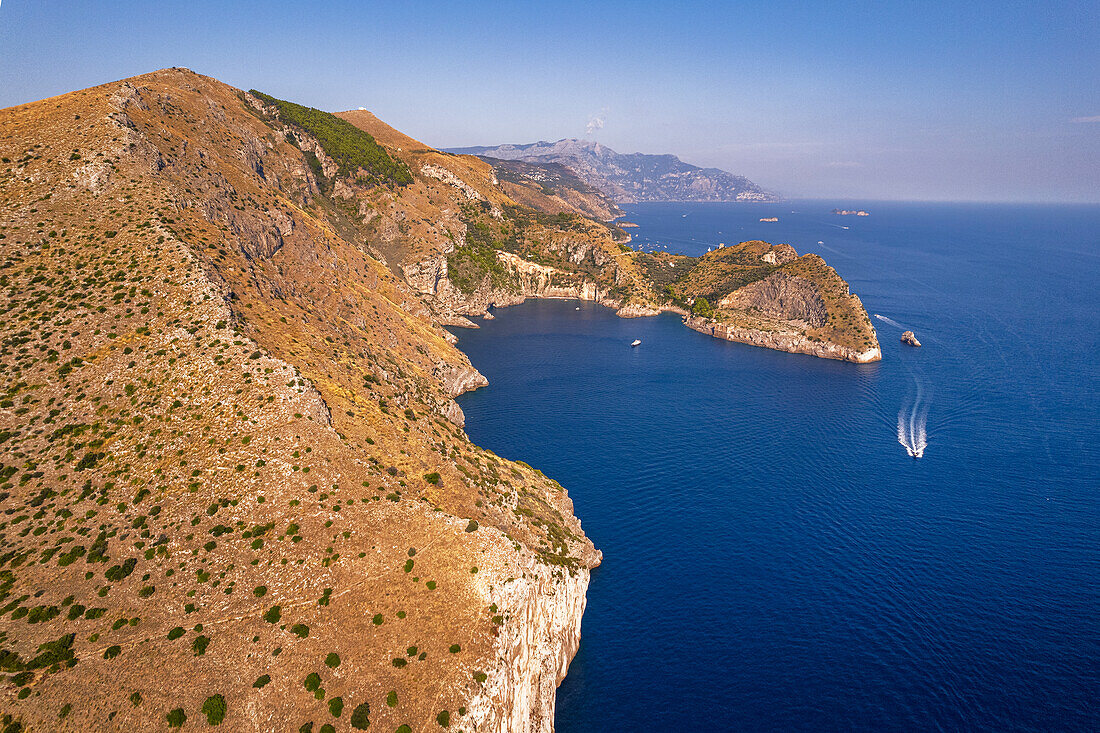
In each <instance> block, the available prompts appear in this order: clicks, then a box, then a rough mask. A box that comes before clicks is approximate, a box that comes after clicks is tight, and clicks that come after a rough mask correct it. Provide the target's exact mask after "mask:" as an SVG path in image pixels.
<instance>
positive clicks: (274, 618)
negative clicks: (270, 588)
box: [264, 606, 283, 624]
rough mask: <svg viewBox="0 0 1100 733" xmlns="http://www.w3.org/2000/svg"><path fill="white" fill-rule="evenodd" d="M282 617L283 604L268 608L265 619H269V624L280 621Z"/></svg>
mask: <svg viewBox="0 0 1100 733" xmlns="http://www.w3.org/2000/svg"><path fill="white" fill-rule="evenodd" d="M282 617H283V609H282V606H272V607H271V608H269V609H267V612H266V613H264V621H267V622H268V623H269V624H277V623H279V619H281V618H282Z"/></svg>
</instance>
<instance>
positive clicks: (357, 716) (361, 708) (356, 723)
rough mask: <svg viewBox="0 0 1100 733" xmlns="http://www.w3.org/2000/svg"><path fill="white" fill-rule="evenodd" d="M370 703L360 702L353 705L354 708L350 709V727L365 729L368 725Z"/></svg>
mask: <svg viewBox="0 0 1100 733" xmlns="http://www.w3.org/2000/svg"><path fill="white" fill-rule="evenodd" d="M369 716H370V705H369V704H367V703H365V702H364V703H360V704H359V705H356V706H355V710H353V711H351V727H352V728H355V730H366V729H367V726H369V725H370V717H369Z"/></svg>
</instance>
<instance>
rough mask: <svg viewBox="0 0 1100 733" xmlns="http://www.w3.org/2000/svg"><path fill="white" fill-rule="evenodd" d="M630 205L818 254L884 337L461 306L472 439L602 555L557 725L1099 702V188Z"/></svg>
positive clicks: (700, 236) (693, 250) (1054, 717)
mask: <svg viewBox="0 0 1100 733" xmlns="http://www.w3.org/2000/svg"><path fill="white" fill-rule="evenodd" d="M833 207H841V208H853V207H856V208H866V209H868V210H869V211H870V212H871V216H870V217H865V218H864V217H860V218H858V219H857V218H856V217H851V216H847V217H841V216H835V215H830V214H829V213H828V212H829V211H830V210H831V209H832V208H833ZM628 208H629V210H628V215H627V217H626V218H627V219H628V220H630V221H633V222H637V223H638V224H639V225H640V226H639V228H638V229H632V230H630V231H631V233H632V234H633V235H634V237H635V244H636V246H642V247H645V248H647V249H649V248H653V247H657V246H665V245H667V246H668V248H669V250H670V251H678V252H683V253H685V254H699V253H701V252H703V251H705V250H706V248H707V247H708V246H717V245H718V243H720V242H724V243H727V244H734V243H736V242H738V241H742V240H746V239H754V238H761V239H766V240H768V241H772V242H788V243H790V244H792V245H794V247H795V248H796V249H797V250H798V251H799V252H800V253H802V252H807V251H816V252H818V253H820V254H822V255H823V256H824V257H825V258H826V260H827V261H828V262H829V264H831V265H833V266H834V267H836V268H837V269H838V271H839V272H840V274H841V275H842V276H843V277H845V278H846V279H847V280H848V281H849V283H850V284H851V286H852V289H853V291H854V292H856V293H858V294H859V295H860V297H861V298H862V299H863V302H864V305H865V306H866V307H867V310H868V312H869V313H872V314H879V315H881V316H884V318H883V319H873V323H874V325H875V327H876V329H877V330H878V333H879V340H880V341H881V343H882V349H883V361H882V362H879V363H876V364H869V365H855V364H848V363H840V362H833V361H826V360H822V359H816V358H813V357H808V356H801V355H790V354H783V353H778V352H773V351H768V350H765V349H759V348H755V347H751V346H745V345H741V344H734V343H727V342H723V341H719V340H717V339H712V338H709V337H706V336H703V335H701V334H698V333H695V332H693V331H690V330H688V329H686V328H684V327H683V326H682V325H681V324H680V321H679V318H678V317H676V316H673V315H668V314H666V315H663V316H659V317H656V318H643V319H634V320H624V319H619V318H616V317H615V316H614V314H613V312H612V311H611V310H608V309H605V308H602V307H600V306H597V305H594V304H592V303H577V302H571V301H537V302H528V303H525V304H523V305H520V306H515V307H512V308H505V309H499V310H497V311H496V316H497V318H496V320H492V321H484V322H482V328H481V329H480V330H462V329H456V330H455V332H456V333H457V335H458V336H459V346H460V347H461V348H462V349H463V350H464V351H466V353H468V354H469V355H470V358H471V359H472V361H473V363H474V365H475V366H476V367H477V368H478V369H480V370H481V372H482V373H484V374H485V375H486V376H487V377H488V379H489V386H488V387H487V388H484V389H481V390H479V391H477V392H474V393H471V394H468V395H465V396H463V397H462V398H461V399H460V400H459V401H460V404H461V405H462V408H463V409H464V410H465V412H466V417H467V431H468V432H469V434H470V436H471V438H472V439H473V440H474V441H475V442H477V443H478V444H480V445H483V446H485V447H487V448H489V449H491V450H494V451H496V452H497V453H499V454H500V455H503V456H505V457H508V458H512V459H517V460H524V461H527V462H528V463H530V464H531V465H533V466H536V467H538V468H540V469H542V470H543V471H545V472H546V473H547V474H548V475H549V476H551V477H553V478H555V479H557V480H558V481H560V482H561V484H562V485H563V486H565V487H566V488H567V489H568V490H569V494H570V496H571V497H572V498H573V501H574V504H575V509H576V513H577V515H578V516H579V517H580V518H581V521H582V523H583V526H584V528H585V531H586V532H587V533H588V535H589V536H590V537H591V538H592V540H593V541H594V542H595V543H596V546H597V547H599V548H600V549H601V550H603V552H604V557H605V559H604V564H603V565H602V566H601V567H600V568H598V569H597V570H596V571H595V572H594V573H593V576H592V583H591V586H590V588H589V592H588V610H587V611H586V613H585V616H584V624H583V629H582V642H581V648H580V651H579V652H578V654H577V656H576V658H575V659H574V661H573V664H572V666H571V667H570V670H569V675H568V677H567V678H566V680H565V681H564V682H563V683H562V686H561V688H560V689H559V691H558V712H557V720H556V724H557V730H558V731H560V732H561V733H574V732H576V731H603V730H616V731H618V730H661V731H664V730H678V729H684V728H691V729H696V730H728V729H741V730H762V729H784V730H786V729H798V730H823V729H824V730H829V729H832V730H840V729H844V730H850V729H856V730H899V729H939V730H960V729H975V728H987V729H996V730H1040V729H1052V728H1060V729H1082V730H1083V729H1090V728H1091V729H1096V728H1097V727H1098V726H1100V708H1098V706H1097V700H1100V615H1098V609H1100V447H1098V444H1097V435H1100V400H1098V387H1097V385H1098V384H1100V367H1098V366H1097V362H1098V359H1097V357H1098V356H1100V302H1098V301H1100V299H1098V297H1097V295H1096V292H1097V283H1098V282H1100V207H1096V206H1091V207H1089V206H1005V205H963V204H902V203H872V202H822V201H796V202H787V203H783V204H743V205H729V204H694V205H690V204H647V205H636V206H631V207H628ZM792 212H794V213H792ZM684 214H687V216H684ZM769 216H778V217H779V222H776V223H760V222H758V221H757V220H758V219H759V218H761V217H769ZM841 227H849V228H848V229H843V228H841ZM819 240H820V241H821V244H818V242H819ZM578 306H579V307H580V310H579V311H578V310H575V309H576V308H577V307H578ZM886 319H889V320H886ZM894 324H897V325H894ZM903 327H904V328H908V329H912V330H913V331H915V332H916V334H917V337H918V338H919V339H920V340H921V342H922V343H923V344H924V346H923V347H922V348H920V349H913V348H910V347H906V346H903V345H901V344H900V343H899V337H900V334H901V330H902V328H903ZM634 339H641V341H642V344H641V346H639V347H638V348H636V349H632V348H630V347H629V344H630V342H631V341H632V340H634ZM918 392H919V400H918ZM919 414H925V415H926V423H925V432H926V435H927V447H926V449H925V450H924V453H923V457H922V458H920V459H919V460H914V459H913V458H910V457H909V455H908V453H907V451H906V448H905V447H904V446H903V445H901V444H899V417H900V418H904V422H905V424H906V425H907V426H908V425H909V424H910V417H911V416H913V415H919ZM914 419H917V418H914Z"/></svg>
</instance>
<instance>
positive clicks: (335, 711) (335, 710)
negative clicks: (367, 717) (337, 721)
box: [328, 697, 344, 718]
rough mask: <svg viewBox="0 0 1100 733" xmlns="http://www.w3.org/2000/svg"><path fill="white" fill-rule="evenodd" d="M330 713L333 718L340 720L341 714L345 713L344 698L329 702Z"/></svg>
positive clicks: (333, 699)
mask: <svg viewBox="0 0 1100 733" xmlns="http://www.w3.org/2000/svg"><path fill="white" fill-rule="evenodd" d="M328 711H329V712H330V713H332V717H334V718H339V717H340V713H342V712H344V698H342V697H334V698H332V699H331V700H329V701H328Z"/></svg>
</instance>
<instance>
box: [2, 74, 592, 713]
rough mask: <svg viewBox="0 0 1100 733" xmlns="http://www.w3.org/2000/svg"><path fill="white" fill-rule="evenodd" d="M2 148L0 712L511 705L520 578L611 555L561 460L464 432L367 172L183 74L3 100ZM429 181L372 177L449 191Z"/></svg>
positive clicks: (445, 357) (471, 376) (435, 344)
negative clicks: (542, 462) (568, 490)
mask: <svg viewBox="0 0 1100 733" xmlns="http://www.w3.org/2000/svg"><path fill="white" fill-rule="evenodd" d="M381 142H382V143H383V144H386V143H387V142H388V140H387V139H381ZM311 155H312V156H313V158H312V159H311V158H310V156H311ZM0 156H2V164H0V286H2V290H0V314H2V315H0V392H2V394H3V397H2V399H0V461H2V463H3V466H2V467H0V476H2V480H3V484H2V485H0V510H2V511H3V516H2V517H0V548H2V555H0V605H2V608H0V668H2V669H3V671H4V672H5V673H6V674H7V675H8V683H7V684H6V685H5V686H4V688H3V704H2V708H3V712H4V713H5V714H6V715H7V716H10V717H9V718H7V720H8V721H9V722H12V721H17V722H19V723H20V724H22V725H24V726H26V727H27V728H29V729H32V730H92V729H95V730H102V729H113V730H157V729H166V728H168V727H172V726H175V725H183V726H185V727H190V728H195V727H206V726H207V724H208V723H210V724H216V723H219V722H221V723H222V724H223V725H224V726H225V728H224V729H226V730H299V728H301V729H302V730H314V731H316V730H328V729H329V728H328V726H332V727H334V728H335V729H337V730H349V729H365V727H366V725H367V721H369V723H370V725H371V728H370V729H371V730H384V731H393V730H409V729H413V730H426V729H428V730H430V729H441V728H443V727H448V726H449V727H451V728H458V729H464V728H471V727H473V726H474V725H475V724H476V723H477V722H480V721H486V720H491V719H493V716H495V715H499V714H500V713H499V711H494V710H493V705H491V704H490V702H489V701H491V700H492V699H501V698H507V695H508V694H509V690H513V689H514V688H516V687H517V686H518V685H521V684H523V683H524V682H525V680H519V679H518V677H517V674H518V673H517V672H516V671H515V670H514V669H513V670H511V671H510V670H509V669H508V665H507V657H506V655H504V650H503V649H502V647H501V644H502V640H510V639H513V638H515V633H516V632H515V629H516V628H517V627H522V626H523V624H524V623H525V621H524V619H523V618H522V614H523V613H525V612H527V611H529V610H530V607H529V606H525V605H524V603H525V600H524V599H526V598H528V597H529V596H531V594H532V593H535V592H536V591H533V590H531V589H532V588H535V589H541V590H538V592H542V593H545V594H550V595H552V593H553V588H554V587H555V586H554V583H564V582H567V581H569V579H570V578H572V577H583V578H585V579H586V578H587V570H586V569H587V567H589V566H591V565H592V564H593V563H594V562H596V561H597V554H596V553H595V551H594V549H593V548H592V545H591V543H590V542H588V540H587V539H586V538H585V537H584V535H583V533H582V532H581V529H580V526H579V523H578V522H577V520H576V519H575V518H574V517H573V515H572V512H571V504H570V502H569V500H568V497H567V496H566V495H565V493H564V492H563V491H562V490H561V488H560V487H559V486H557V485H556V484H555V483H554V482H553V481H551V480H549V479H546V478H545V477H543V476H542V475H541V474H540V473H538V472H537V471H535V470H533V469H530V468H528V467H527V466H525V465H523V464H516V463H512V462H509V461H505V460H502V459H500V458H498V457H496V456H494V455H492V454H490V453H488V452H486V451H483V450H481V449H479V448H477V447H476V446H474V445H472V444H471V443H470V442H469V441H468V439H467V438H466V436H465V434H464V432H463V431H462V429H461V427H460V424H461V412H460V411H459V410H457V408H456V406H455V405H454V403H453V402H452V401H451V397H452V396H453V394H454V393H456V392H457V391H458V390H460V389H462V388H465V387H468V386H471V385H476V384H477V383H478V382H477V379H478V375H477V374H476V372H475V371H474V370H473V369H472V368H471V367H470V365H469V362H468V361H467V359H466V358H465V357H464V356H463V355H462V354H461V353H460V352H458V351H457V350H455V348H454V347H453V346H452V345H451V343H450V341H451V339H450V337H449V336H448V334H446V333H445V332H444V331H442V330H441V329H440V328H439V326H438V325H437V323H435V322H434V321H433V320H432V318H431V317H430V315H429V313H428V311H427V309H426V308H425V307H424V305H423V303H422V302H421V300H420V299H419V298H418V297H417V295H416V294H415V293H413V292H411V291H410V290H409V289H408V287H407V286H406V285H405V283H404V282H402V281H401V280H400V279H399V278H397V277H395V276H394V274H393V273H392V272H391V270H390V269H389V268H387V267H386V266H384V265H383V264H381V263H380V262H379V261H378V260H377V259H376V258H375V257H373V256H372V253H378V254H380V255H382V256H384V254H383V253H384V251H385V249H386V247H387V246H390V245H392V241H391V242H389V243H387V240H386V238H385V237H384V236H381V235H380V233H379V231H378V222H377V219H378V218H379V217H377V216H376V217H365V216H361V215H360V212H359V210H358V208H356V207H352V206H348V205H347V204H348V202H352V201H358V200H359V199H358V194H356V195H355V196H347V197H342V196H341V193H342V191H341V187H342V186H346V187H349V188H353V189H354V188H355V187H356V186H357V185H359V184H357V183H356V181H355V178H354V177H352V178H349V180H348V181H346V182H345V181H343V180H342V179H341V176H340V174H339V173H338V172H337V171H336V168H335V165H336V164H338V161H336V160H329V159H327V156H325V155H324V150H323V149H322V148H321V147H320V146H318V145H317V144H316V141H315V140H312V139H310V138H309V136H308V135H306V134H304V133H302V134H295V133H294V132H293V131H288V130H287V129H285V127H284V126H283V125H281V124H279V123H278V121H273V120H272V119H270V117H268V116H266V115H265V114H264V112H263V110H262V105H260V107H259V108H258V106H257V105H256V104H255V100H254V99H250V98H248V97H247V95H244V94H242V93H241V92H239V91H238V90H235V89H232V88H230V87H228V86H226V85H223V84H221V83H218V82H216V81H214V80H212V79H209V78H205V77H202V76H199V75H196V74H193V73H191V72H188V71H185V70H166V71H160V72H156V73H153V74H148V75H145V76H142V77H136V78H134V79H132V80H129V81H127V82H118V83H112V84H107V85H103V86H101V87H96V88H93V89H89V90H85V91H82V92H75V93H72V94H67V95H64V96H61V97H57V98H53V99H48V100H43V101H41V102H36V103H33V104H29V105H23V106H19V107H14V108H9V109H6V110H2V111H0ZM317 166H320V169H319V173H320V175H318V170H315V168H316V167H317ZM326 166H328V167H330V168H331V169H332V172H331V173H329V171H328V170H327V169H326ZM359 173H360V174H363V173H364V172H363V171H359ZM414 175H415V176H416V178H415V181H414V183H412V184H405V185H398V184H394V183H390V184H378V183H377V182H376V183H374V184H372V185H367V184H363V186H362V188H363V190H364V191H365V192H366V194H365V196H364V200H366V201H368V202H369V203H368V206H370V207H375V209H376V210H385V208H386V207H387V205H388V204H387V202H389V203H391V204H392V203H394V202H396V201H398V200H405V199H407V198H414V199H417V200H418V201H423V202H425V203H424V206H425V209H424V210H425V211H426V212H430V211H432V209H431V206H432V205H435V204H433V203H432V202H433V195H434V194H433V191H432V186H430V185H426V184H425V183H424V179H423V177H422V176H421V174H420V173H419V171H418V170H415V169H414ZM431 180H434V179H431ZM326 188H327V189H328V190H327V191H326V190H324V189H326ZM436 203H438V205H439V206H440V209H439V217H438V218H437V219H435V220H432V221H422V222H417V225H418V227H419V229H417V230H416V234H415V235H413V232H412V231H411V224H410V231H409V232H405V233H401V234H402V237H403V239H402V242H401V247H399V248H394V251H397V249H401V248H414V247H416V246H421V245H418V244H416V241H417V238H418V237H419V236H420V233H421V232H427V231H431V230H432V229H433V228H434V229H435V231H437V232H438V231H439V229H440V227H444V228H445V222H446V221H447V215H446V214H445V213H444V212H443V209H446V208H448V207H449V206H450V205H449V204H445V203H443V202H440V201H437V202H436ZM372 221H374V224H371V222H372ZM410 235H412V236H410ZM425 238H427V237H425ZM424 246H427V247H430V246H434V245H432V244H428V245H424ZM401 251H402V252H404V251H407V250H406V249H401ZM537 584H542V585H537ZM555 631H560V632H562V633H564V631H563V630H560V629H558V630H555V629H554V628H552V627H547V628H546V629H538V630H536V631H534V632H532V634H533V635H534V636H535V637H537V638H534V637H533V638H532V639H531V640H529V641H525V643H530V644H532V645H534V646H533V648H535V647H537V648H538V649H541V648H542V647H538V644H543V645H544V646H545V647H546V648H547V649H549V648H551V647H552V646H553V641H554V640H553V639H549V638H543V637H544V636H546V634H547V633H549V634H550V635H551V636H552V635H553V633H555ZM539 634H541V635H542V636H539ZM502 665H503V666H502ZM554 671H556V670H554ZM554 671H551V672H550V673H546V672H545V671H544V670H541V669H539V670H535V671H533V672H532V674H533V675H534V676H535V677H540V675H541V676H542V677H545V676H546V674H549V675H550V676H551V677H553V672H554ZM513 677H515V678H516V679H513ZM552 682H556V680H552ZM535 684H536V686H537V685H545V681H544V680H543V681H538V680H536V682H535ZM550 689H552V686H551V688H550ZM550 704H551V706H552V700H551V702H550ZM521 712H522V711H521ZM526 712H527V713H528V716H529V717H530V718H532V719H536V720H537V719H538V716H539V715H542V716H543V717H545V707H543V708H542V709H531V710H528V711H526ZM404 726H408V728H405V727H404Z"/></svg>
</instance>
